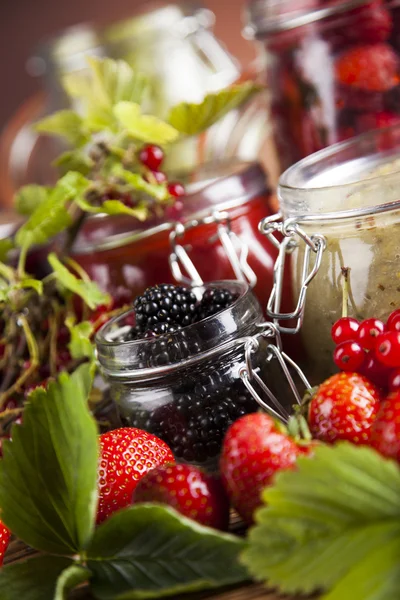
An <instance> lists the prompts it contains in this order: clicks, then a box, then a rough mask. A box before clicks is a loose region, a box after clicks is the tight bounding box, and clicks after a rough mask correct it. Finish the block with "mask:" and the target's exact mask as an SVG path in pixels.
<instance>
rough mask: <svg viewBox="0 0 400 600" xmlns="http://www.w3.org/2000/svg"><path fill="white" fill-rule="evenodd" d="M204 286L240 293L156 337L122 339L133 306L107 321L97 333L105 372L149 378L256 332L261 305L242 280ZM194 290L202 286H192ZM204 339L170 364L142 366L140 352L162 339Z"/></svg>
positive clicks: (195, 361)
mask: <svg viewBox="0 0 400 600" xmlns="http://www.w3.org/2000/svg"><path fill="white" fill-rule="evenodd" d="M202 288H205V289H220V288H224V289H229V290H230V291H231V292H235V293H238V294H239V296H238V297H237V298H236V299H235V300H234V301H233V302H232V304H231V305H230V306H229V307H227V308H225V309H224V310H222V311H220V312H218V313H217V314H215V315H211V316H209V317H206V318H205V319H202V320H201V321H198V322H196V323H193V324H192V325H187V326H186V327H183V328H182V329H180V330H179V331H177V332H174V333H171V334H166V336H157V337H155V338H147V339H146V338H141V339H136V340H132V341H131V340H129V341H121V340H119V339H117V338H118V336H119V335H121V332H122V331H123V328H124V327H125V328H126V327H127V325H125V326H124V325H123V321H124V319H126V317H127V316H129V315H132V314H133V313H134V309H131V310H129V311H127V312H124V313H123V314H122V315H118V316H117V317H114V318H113V319H111V320H110V321H108V322H107V323H106V324H105V325H103V327H102V328H101V329H100V330H99V331H98V332H97V334H96V337H95V343H96V350H97V358H98V360H99V362H100V365H101V367H102V370H103V372H104V373H105V374H106V376H107V377H109V378H111V379H112V378H114V379H119V380H124V379H129V380H136V381H138V380H140V381H143V380H147V379H152V378H157V377H161V376H165V375H168V374H170V373H173V372H176V371H177V370H180V369H181V368H182V367H184V368H187V367H188V366H192V365H195V364H198V363H199V362H202V361H204V360H207V359H209V358H212V357H213V356H215V355H219V354H221V353H222V352H225V351H228V350H229V349H230V348H232V347H234V346H237V345H239V344H243V345H244V343H245V340H246V339H247V338H248V336H249V335H250V334H251V333H253V332H254V326H255V324H256V323H257V324H258V323H260V324H261V322H262V310H261V306H260V304H259V302H258V300H257V298H256V297H255V295H254V294H253V292H252V291H251V289H250V288H249V286H248V285H247V284H246V283H244V282H241V281H231V280H225V281H214V282H211V283H205V284H204V286H202ZM192 289H194V290H196V289H201V288H192ZM182 336H184V338H186V339H189V338H190V337H191V338H192V339H194V340H201V342H202V343H203V344H204V347H203V348H202V349H201V351H200V352H199V351H198V350H196V351H195V352H193V353H190V352H189V354H188V356H187V357H185V358H182V359H180V360H178V361H175V362H172V363H170V364H167V365H160V366H154V367H145V368H143V367H140V352H141V351H146V350H147V351H151V348H152V347H153V348H154V347H155V345H156V344H157V343H159V341H160V339H162V338H164V339H165V338H166V337H167V338H168V340H169V341H170V342H171V343H174V342H179V339H180V338H182Z"/></svg>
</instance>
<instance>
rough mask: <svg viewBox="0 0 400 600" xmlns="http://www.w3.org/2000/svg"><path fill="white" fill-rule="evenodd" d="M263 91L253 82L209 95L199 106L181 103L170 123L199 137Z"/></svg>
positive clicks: (171, 113) (186, 133) (174, 111)
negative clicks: (199, 134)
mask: <svg viewBox="0 0 400 600" xmlns="http://www.w3.org/2000/svg"><path fill="white" fill-rule="evenodd" d="M261 89H262V87H261V86H259V85H258V84H255V83H253V82H250V81H247V82H245V83H241V84H237V85H233V86H231V87H229V88H227V89H225V90H222V91H220V92H215V93H211V94H208V95H207V96H206V97H205V98H204V100H203V101H202V102H200V103H199V104H195V103H190V102H181V103H180V104H177V105H176V106H173V107H172V108H171V111H170V113H169V117H168V122H169V123H170V124H171V125H172V126H173V127H174V128H175V129H177V130H178V131H179V132H180V133H183V134H185V135H197V134H198V133H201V132H202V131H205V130H206V129H208V128H209V127H211V126H212V125H214V123H216V122H217V121H219V120H220V119H222V117H224V116H225V115H227V114H228V112H230V111H231V110H234V109H235V108H238V107H239V106H240V105H241V104H243V103H244V102H247V101H248V100H249V99H250V98H251V97H252V96H253V95H254V94H256V93H257V92H259V91H260V90H261Z"/></svg>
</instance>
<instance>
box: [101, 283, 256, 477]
mask: <svg viewBox="0 0 400 600" xmlns="http://www.w3.org/2000/svg"><path fill="white" fill-rule="evenodd" d="M221 288H223V289H225V290H228V291H229V292H230V293H231V294H232V296H233V297H236V299H234V300H233V302H232V303H231V305H230V306H228V308H226V309H224V310H222V311H220V312H218V313H217V314H214V315H212V316H210V317H207V318H205V319H202V320H200V321H198V322H195V323H193V324H192V325H188V326H187V327H184V328H182V329H180V330H178V331H176V332H174V333H170V334H165V335H162V336H157V337H154V338H149V339H136V340H133V341H124V340H126V338H127V337H129V332H130V331H131V326H132V324H134V321H132V317H134V315H133V312H132V311H130V312H128V313H125V314H124V315H122V316H120V317H118V318H116V319H114V320H112V321H110V322H109V323H107V324H106V325H105V326H104V327H103V328H102V329H101V330H100V332H99V333H98V334H97V337H96V346H97V352H98V358H99V361H100V365H101V367H102V370H103V373H104V375H105V377H106V378H107V379H108V381H109V383H110V390H111V395H112V397H113V399H114V400H115V402H116V404H117V407H118V409H119V413H120V416H121V421H122V423H123V425H127V426H132V427H139V428H141V429H145V430H147V431H149V432H150V433H153V434H155V435H157V436H158V437H160V438H162V439H163V440H164V441H165V442H166V443H167V444H168V445H169V446H170V447H171V449H172V451H173V453H174V455H175V456H176V458H177V460H179V461H184V462H189V463H194V464H199V465H202V466H204V467H206V468H211V469H213V468H215V466H216V463H217V459H218V455H219V452H220V449H221V444H222V440H223V436H224V434H225V431H226V430H227V428H228V427H229V426H230V424H231V423H232V422H233V421H234V420H236V419H238V418H239V417H240V416H242V415H244V414H247V413H251V412H255V411H256V410H257V409H258V404H257V402H256V401H255V399H254V397H253V394H252V393H251V391H249V389H248V387H247V386H246V384H245V383H244V379H246V377H247V375H248V373H249V371H248V361H249V357H248V354H249V352H248V351H247V350H246V349H247V348H248V345H247V346H246V344H248V343H253V342H251V340H253V339H254V336H256V337H257V339H258V342H257V348H258V349H257V352H256V353H255V354H254V355H253V356H252V359H251V363H252V366H251V370H252V373H255V374H256V376H257V375H259V376H260V377H261V378H262V379H263V380H265V377H266V369H267V360H266V359H267V346H268V344H267V340H266V339H265V338H259V337H258V334H259V333H260V325H261V324H262V322H263V315H262V310H261V307H260V305H259V303H258V301H257V299H256V298H255V296H254V295H253V293H252V292H251V290H250V289H249V288H248V287H247V286H246V284H244V283H241V282H237V281H223V282H215V283H212V284H208V285H207V286H205V288H202V289H200V288H193V290H194V292H195V293H196V294H197V293H202V292H204V289H206V290H210V289H211V290H215V289H217V290H218V289H221ZM249 341H250V342H249ZM246 357H247V358H246ZM246 373H247V375H246ZM250 389H251V388H250Z"/></svg>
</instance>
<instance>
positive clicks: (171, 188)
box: [167, 181, 185, 198]
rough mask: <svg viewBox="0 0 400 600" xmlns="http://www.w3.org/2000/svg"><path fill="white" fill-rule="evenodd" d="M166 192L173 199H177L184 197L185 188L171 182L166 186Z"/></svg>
mask: <svg viewBox="0 0 400 600" xmlns="http://www.w3.org/2000/svg"><path fill="white" fill-rule="evenodd" d="M167 189H168V192H169V194H170V195H171V196H174V198H179V197H180V196H184V195H185V188H184V187H183V185H182V184H181V183H179V181H171V182H170V183H169V184H168V186H167Z"/></svg>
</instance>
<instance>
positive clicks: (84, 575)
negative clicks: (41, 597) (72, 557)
mask: <svg viewBox="0 0 400 600" xmlns="http://www.w3.org/2000/svg"><path fill="white" fill-rule="evenodd" d="M89 578H90V571H89V570H88V569H85V567H82V566H81V565H78V564H73V565H70V566H69V567H68V568H67V569H65V571H63V572H62V573H61V575H60V577H59V578H58V580H57V587H56V593H55V595H54V599H52V600H68V597H69V593H68V592H70V591H72V590H73V589H74V588H76V587H77V586H78V585H80V584H82V583H85V581H87V580H88V579H89Z"/></svg>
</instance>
